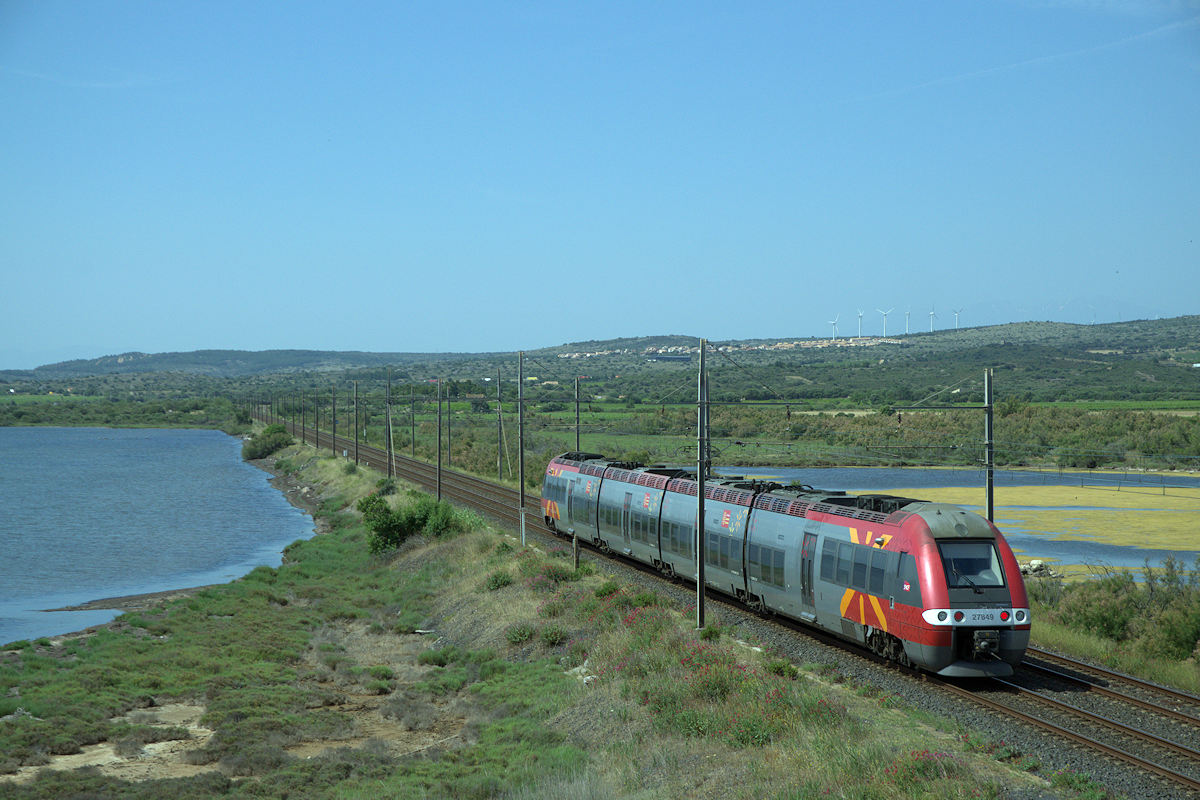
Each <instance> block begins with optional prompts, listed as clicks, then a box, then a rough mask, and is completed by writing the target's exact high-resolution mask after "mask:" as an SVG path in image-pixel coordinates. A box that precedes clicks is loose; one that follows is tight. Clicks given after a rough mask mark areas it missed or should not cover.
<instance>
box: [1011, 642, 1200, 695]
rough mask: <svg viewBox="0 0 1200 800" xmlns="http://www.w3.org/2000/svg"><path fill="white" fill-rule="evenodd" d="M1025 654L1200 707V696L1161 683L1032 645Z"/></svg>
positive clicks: (1024, 663) (1026, 663)
mask: <svg viewBox="0 0 1200 800" xmlns="http://www.w3.org/2000/svg"><path fill="white" fill-rule="evenodd" d="M1025 654H1026V655H1027V656H1028V655H1034V656H1037V657H1038V658H1044V659H1047V660H1050V661H1057V662H1058V663H1060V664H1065V665H1067V666H1069V667H1071V668H1072V669H1077V670H1079V671H1081V672H1089V673H1091V674H1093V675H1097V676H1099V677H1101V678H1104V679H1106V680H1112V681H1118V682H1121V683H1127V684H1130V685H1131V686H1137V687H1139V688H1141V689H1145V690H1147V691H1150V692H1157V693H1158V694H1162V695H1166V696H1167V697H1170V698H1173V699H1175V700H1181V701H1183V702H1186V703H1193V704H1195V705H1197V706H1200V696H1197V695H1194V694H1190V693H1188V692H1185V691H1182V690H1180V689H1175V688H1172V687H1170V686H1163V685H1162V684H1161V683H1154V682H1152V681H1147V680H1144V679H1142V678H1136V677H1134V676H1132V675H1126V674H1125V673H1123V672H1115V671H1113V670H1109V669H1105V668H1104V667H1098V666H1096V665H1095V664H1087V663H1084V662H1083V661H1077V660H1076V659H1074V658H1071V657H1070V656H1064V655H1062V654H1060V653H1052V652H1050V651H1049V650H1043V649H1041V648H1040V647H1034V646H1032V645H1030V646H1029V647H1027V648H1025ZM1022 665H1023V666H1028V665H1029V664H1028V662H1022Z"/></svg>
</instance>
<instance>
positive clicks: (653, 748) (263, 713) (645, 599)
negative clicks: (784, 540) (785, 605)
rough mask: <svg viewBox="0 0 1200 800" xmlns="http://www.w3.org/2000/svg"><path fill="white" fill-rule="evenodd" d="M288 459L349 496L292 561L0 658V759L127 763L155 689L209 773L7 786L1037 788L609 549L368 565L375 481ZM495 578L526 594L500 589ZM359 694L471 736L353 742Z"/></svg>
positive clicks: (242, 789)
mask: <svg viewBox="0 0 1200 800" xmlns="http://www.w3.org/2000/svg"><path fill="white" fill-rule="evenodd" d="M296 452H297V451H295V450H293V451H292V452H291V453H285V454H284V456H283V457H287V458H289V459H290V460H291V463H292V464H301V463H306V466H304V467H302V468H301V470H300V475H301V477H302V478H303V479H305V480H307V481H309V482H311V483H316V484H320V485H322V486H323V487H324V491H325V493H326V495H327V496H328V497H332V498H334V499H332V500H329V501H327V508H326V511H325V512H324V513H328V514H330V515H340V517H339V519H341V520H342V523H341V524H340V525H338V526H336V527H335V529H334V532H332V533H329V534H326V535H322V536H318V537H314V538H313V539H311V540H307V541H304V542H298V543H296V544H294V545H292V546H291V547H289V548H288V550H287V558H286V560H285V563H284V565H283V566H281V567H279V568H278V569H270V568H260V569H257V570H255V571H254V572H252V573H251V574H250V575H248V576H247V577H246V578H243V579H242V580H239V581H235V582H233V583H231V584H228V585H225V586H220V587H214V588H211V589H207V590H204V591H202V592H199V593H197V594H196V595H194V596H192V597H190V598H185V599H181V600H177V601H175V602H173V603H170V604H168V605H166V606H163V607H161V608H158V609H153V610H149V611H145V612H140V613H138V614H136V615H126V616H125V617H123V618H121V619H120V620H119V621H118V623H117V624H115V625H114V626H112V627H111V628H110V629H108V630H103V631H101V632H100V633H98V634H96V635H94V636H91V637H88V638H84V639H76V640H70V639H68V640H59V641H58V642H57V643H55V641H53V640H52V641H48V642H43V641H38V642H28V643H23V645H22V647H20V648H19V649H9V650H6V651H5V652H4V653H3V654H0V716H3V715H5V714H8V713H13V712H14V711H15V710H16V708H17V707H20V708H23V709H24V711H25V712H27V713H23V714H21V715H18V716H17V717H15V718H14V719H13V720H11V721H9V722H7V723H6V724H4V725H0V753H3V756H0V771H12V770H13V769H14V768H15V767H16V766H17V765H19V764H21V763H26V764H39V763H45V762H46V760H47V759H48V758H49V756H50V755H52V754H55V753H66V752H74V751H76V750H78V749H79V748H80V747H81V746H83V745H85V744H88V743H92V742H99V741H105V740H107V741H112V742H122V743H123V744H121V748H122V751H123V752H125V753H130V754H132V753H136V752H138V751H139V744H140V743H142V742H146V741H150V740H151V739H152V738H153V737H154V736H162V735H164V734H162V733H156V732H155V731H152V730H150V729H147V728H145V726H136V725H131V724H130V723H128V722H114V721H113V718H115V717H118V716H119V715H121V714H124V713H126V712H128V711H129V710H130V709H133V708H136V707H138V706H139V705H144V704H146V703H147V702H151V700H150V699H151V698H153V702H164V701H166V700H168V699H179V700H190V701H192V702H195V703H198V704H201V705H203V706H204V707H205V708H206V711H205V714H204V716H203V718H202V722H203V724H205V725H206V726H208V727H209V728H211V729H212V730H213V731H214V733H213V736H212V738H211V739H210V740H209V741H208V742H207V743H206V744H205V745H204V746H203V747H200V748H198V749H196V750H194V751H192V753H191V755H190V759H191V760H192V762H193V763H197V764H202V765H209V766H211V767H213V768H214V771H212V772H208V773H204V774H201V775H198V776H194V777H190V778H177V779H169V780H166V779H164V780H160V781H157V782H148V783H141V784H139V783H133V782H127V781H122V780H118V779H116V778H112V777H106V776H104V775H103V774H101V773H99V772H96V771H94V770H91V771H87V770H85V771H81V772H76V773H58V772H52V771H51V772H46V773H45V774H44V775H42V776H41V777H38V778H37V779H35V780H33V781H31V782H29V783H27V784H23V785H4V786H3V792H4V794H5V796H6V797H13V798H16V799H18V800H24V799H25V798H50V797H64V796H104V797H114V798H125V797H147V796H163V795H178V796H188V797H217V796H231V795H239V796H241V795H247V796H272V797H275V796H284V795H287V796H295V797H310V798H321V797H340V798H359V797H362V798H366V797H380V796H396V797H447V796H453V797H457V798H465V799H466V800H470V798H484V797H502V798H522V797H540V796H555V797H566V798H572V797H578V798H600V797H604V798H608V797H630V798H671V797H678V796H696V797H722V798H726V797H728V798H759V797H777V798H808V797H825V796H837V797H851V798H876V797H878V798H883V797H888V798H891V797H899V798H926V797H939V798H940V797H946V798H968V797H972V798H974V797H984V798H988V797H1000V796H1002V795H1003V792H1004V789H1003V788H1002V787H1005V786H1013V785H1016V786H1019V785H1035V784H1037V780H1036V779H1035V778H1034V777H1032V776H1030V775H1029V774H1028V773H1025V772H1021V771H1019V770H1014V769H1013V768H1012V767H1011V766H1010V764H1012V763H1016V760H1017V759H1018V758H1020V755H1019V754H1015V753H1011V752H1009V751H1007V750H1005V751H1004V752H1003V753H1000V754H998V753H997V752H996V751H995V750H993V751H991V752H989V751H987V749H986V748H981V747H978V746H975V747H972V746H968V744H967V743H964V742H963V741H962V740H960V738H959V737H958V736H957V735H956V733H955V732H954V731H953V730H950V729H952V727H953V726H945V725H943V727H944V728H946V729H947V730H937V729H936V727H931V726H930V724H929V719H928V717H926V716H923V715H918V714H916V713H914V712H910V711H908V710H906V709H905V708H904V706H903V704H901V703H897V702H895V701H894V700H893V699H892V698H889V697H887V696H882V695H880V694H879V693H878V692H874V691H870V690H869V689H868V688H866V687H858V686H851V685H845V684H844V683H843V684H839V683H838V682H837V679H838V677H839V676H828V675H825V674H823V673H822V672H821V671H820V670H816V669H811V668H808V667H805V668H799V667H797V666H795V665H791V664H789V663H788V662H786V661H785V660H783V659H781V658H780V657H779V656H778V654H772V653H769V652H767V653H759V652H757V651H756V650H754V649H751V648H749V647H746V646H745V645H744V644H742V643H739V642H738V641H737V640H736V639H735V638H734V635H733V632H732V631H733V629H732V628H729V627H725V626H722V625H721V624H720V621H719V620H714V624H713V626H712V627H710V628H708V629H706V630H705V631H703V632H697V631H695V630H694V628H693V623H692V619H691V613H690V611H689V609H687V608H685V607H683V606H677V605H675V604H673V603H672V602H671V601H669V600H668V599H666V598H664V597H663V596H661V595H659V594H657V593H654V592H646V591H641V590H637V589H634V588H631V587H629V586H626V585H624V584H623V583H622V581H621V580H619V579H618V578H616V577H614V576H612V575H608V574H605V573H604V566H603V562H597V563H592V562H590V561H585V562H584V564H583V565H581V568H580V569H579V570H574V569H571V567H570V563H571V562H570V560H569V552H568V551H567V550H566V548H551V549H550V550H548V551H546V552H541V551H537V550H535V549H533V548H520V547H518V546H516V545H515V544H514V543H513V540H512V539H509V538H506V537H503V536H498V535H497V534H495V533H493V532H489V531H486V530H479V529H476V530H474V531H472V532H469V533H465V534H461V535H457V536H449V537H429V536H425V537H418V538H419V539H420V541H417V540H412V541H410V542H408V543H406V544H405V546H404V547H403V548H401V550H400V551H399V552H393V553H390V554H387V555H386V556H383V555H380V556H371V555H370V554H369V553H368V552H367V533H366V531H365V530H364V529H363V528H362V526H361V525H359V524H358V523H357V522H356V518H355V515H354V514H353V513H352V512H350V511H347V510H346V509H347V508H348V507H352V506H353V503H352V501H354V500H356V499H357V497H359V496H361V494H362V493H365V492H366V491H369V490H370V489H371V488H373V487H374V485H375V483H376V480H377V478H378V476H377V475H374V474H373V473H371V472H370V471H369V470H366V469H361V468H360V469H358V470H356V471H355V473H354V474H346V473H345V470H344V469H342V468H341V466H340V464H341V463H344V462H343V461H342V460H341V459H334V458H316V459H311V458H310V459H306V458H303V457H298V456H297V455H296ZM408 496H409V495H408V494H407V493H406V492H405V491H401V492H399V493H398V496H397V497H396V498H395V499H394V500H393V498H389V501H393V502H397V503H399V502H404V501H405V497H408ZM497 574H505V575H509V576H513V580H512V583H511V584H509V585H507V586H505V587H502V589H491V588H489V587H488V585H487V584H488V578H489V576H493V575H497ZM416 626H421V627H424V628H435V629H436V631H437V635H436V636H435V637H430V639H437V640H439V641H440V643H439V644H438V645H437V646H434V647H430V648H429V649H427V650H425V651H424V652H423V653H422V655H421V656H420V657H419V658H417V657H415V656H414V658H413V661H412V666H411V667H402V666H401V663H400V662H401V658H400V655H399V654H400V653H401V651H402V650H403V648H404V647H407V646H408V645H407V644H406V642H409V641H411V640H412V637H406V636H404V635H402V634H401V633H400V632H399V631H397V628H400V629H407V630H411V629H412V628H413V627H416ZM425 641H429V640H425ZM431 643H432V642H431ZM452 643H454V644H452ZM572 668H579V669H577V670H576V673H577V674H567V671H568V670H569V669H572ZM412 670H419V673H413V672H412ZM414 675H417V677H414ZM577 676H578V677H587V678H588V683H587V685H586V687H585V683H584V682H583V681H581V680H579V679H577ZM348 693H350V694H354V695H355V696H356V698H357V699H356V700H355V702H356V703H359V704H361V703H365V702H367V701H366V700H364V699H363V698H366V697H376V698H378V700H377V702H379V703H382V706H381V709H382V711H383V713H384V714H385V715H387V714H389V713H390V714H392V716H393V717H394V718H395V719H397V720H399V721H402V722H404V726H405V727H407V726H411V728H410V729H412V730H425V731H431V730H433V729H434V728H436V726H437V725H438V724H447V723H444V722H443V723H439V722H438V720H439V719H443V717H441V716H439V715H443V714H448V715H449V717H447V718H448V719H454V720H458V722H457V724H458V725H459V727H460V729H458V732H457V733H454V732H453V731H452V732H451V733H449V734H448V735H447V736H444V737H442V738H441V739H436V740H435V744H434V745H431V746H429V747H422V748H419V749H414V750H412V751H411V752H409V751H404V752H403V753H402V754H398V753H397V751H396V750H395V747H396V746H397V745H396V744H395V742H393V741H391V740H390V739H388V738H386V737H384V738H376V739H366V740H364V739H363V738H362V736H361V732H360V731H358V729H357V725H358V723H357V721H356V719H355V718H354V717H353V716H351V714H350V713H349V712H348V711H347V710H346V709H345V706H346V705H347V703H346V702H345V701H346V695H347V694H348ZM165 735H175V736H178V735H180V732H179V731H175V732H171V733H169V734H165ZM348 742H355V744H354V745H353V746H350V745H348V744H347V743H348ZM438 742H440V743H438ZM312 743H316V745H317V746H318V749H317V751H316V754H315V755H313V756H312V757H303V758H301V757H297V756H296V755H293V754H292V749H293V748H296V747H300V746H307V745H309V744H312ZM321 746H324V749H323V750H321V749H320V748H321ZM217 767H220V770H221V771H220V772H217V771H215V769H216V768H217ZM1064 796H1067V797H1071V796H1073V795H1070V794H1064Z"/></svg>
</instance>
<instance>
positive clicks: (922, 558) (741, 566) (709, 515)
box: [541, 452, 1030, 678]
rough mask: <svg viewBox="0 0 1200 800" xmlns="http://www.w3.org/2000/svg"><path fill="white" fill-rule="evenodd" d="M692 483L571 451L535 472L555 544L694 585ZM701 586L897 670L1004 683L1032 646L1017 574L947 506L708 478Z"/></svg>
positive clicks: (983, 522)
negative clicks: (561, 538)
mask: <svg viewBox="0 0 1200 800" xmlns="http://www.w3.org/2000/svg"><path fill="white" fill-rule="evenodd" d="M698 485H699V483H698V481H697V472H696V469H695V468H685V467H673V466H669V465H643V464H640V463H635V462H627V461H626V462H623V461H616V460H612V459H609V458H606V457H605V456H603V455H600V454H596V453H584V452H570V453H564V454H563V455H560V456H558V457H556V458H553V459H552V460H551V461H550V463H549V464H548V465H547V466H546V471H545V474H544V477H543V484H542V500H541V505H542V513H543V517H544V519H545V522H546V525H547V527H548V528H550V529H551V530H552V531H554V532H555V533H558V534H560V535H569V536H577V537H579V539H580V540H582V541H588V542H591V543H592V544H594V545H595V546H596V547H598V548H599V549H600V550H601V551H602V552H605V553H615V554H620V555H623V556H625V557H627V558H631V559H634V560H636V561H639V562H642V563H644V564H646V565H649V566H651V567H654V568H656V569H658V570H660V571H661V572H662V573H664V574H665V575H667V576H674V577H679V578H684V579H689V580H692V581H695V579H696V577H697V576H698V574H699V569H698V564H697V560H696V551H697V540H696V516H697V501H696V497H697V491H698ZM704 494H705V504H704V526H703V530H704V535H705V538H704V545H705V546H704V583H705V586H706V587H709V588H712V589H715V590H718V591H720V592H722V593H723V594H726V595H729V596H730V597H733V598H736V599H737V600H739V601H741V602H742V603H744V604H745V605H746V606H748V607H749V608H751V609H754V610H756V611H760V612H764V613H767V614H775V615H779V616H781V617H787V618H789V619H792V620H795V621H798V622H800V623H802V624H804V625H809V626H813V627H816V628H819V629H821V630H823V631H827V632H829V633H832V634H834V635H835V636H837V637H840V638H842V639H845V640H847V641H850V642H855V643H857V644H859V645H861V646H864V647H866V648H869V649H870V650H872V651H874V652H875V653H876V654H878V655H879V656H881V657H883V658H886V659H888V660H891V661H895V662H898V663H900V664H903V665H905V666H910V667H914V668H917V669H921V670H926V671H929V672H932V673H936V674H938V675H943V676H948V677H954V678H973V677H1004V676H1007V675H1011V674H1012V673H1013V671H1014V669H1015V668H1016V667H1017V665H1018V664H1019V663H1020V662H1021V658H1022V656H1023V654H1024V652H1025V649H1026V647H1027V645H1028V643H1029V623H1030V618H1029V601H1028V597H1027V595H1026V593H1025V583H1024V580H1023V579H1022V577H1021V570H1020V567H1019V565H1018V564H1017V560H1016V558H1015V557H1014V556H1013V553H1012V550H1011V548H1010V547H1009V545H1008V542H1007V541H1005V539H1004V536H1003V535H1002V534H1001V533H1000V531H999V530H997V529H996V527H995V525H993V524H992V523H991V522H990V521H989V520H987V519H985V518H984V517H982V516H980V515H978V514H975V513H973V512H971V511H968V510H966V509H963V508H961V507H959V506H954V505H950V504H946V503H936V502H929V501H926V500H918V499H913V498H907V497H896V496H892V495H884V494H849V493H847V492H844V491H822V490H818V489H814V488H812V487H811V486H808V485H802V484H791V485H783V484H780V483H776V482H771V481H764V480H757V479H744V478H735V477H718V478H706V479H705V493H704Z"/></svg>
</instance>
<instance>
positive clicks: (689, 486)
mask: <svg viewBox="0 0 1200 800" xmlns="http://www.w3.org/2000/svg"><path fill="white" fill-rule="evenodd" d="M667 488H668V489H669V490H671V491H672V492H678V493H679V494H690V495H691V496H692V497H695V496H696V491H697V490H696V482H695V481H693V480H690V479H688V478H676V479H675V480H673V481H671V482H670V483H668V484H667Z"/></svg>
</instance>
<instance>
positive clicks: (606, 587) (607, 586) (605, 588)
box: [596, 581, 621, 597]
mask: <svg viewBox="0 0 1200 800" xmlns="http://www.w3.org/2000/svg"><path fill="white" fill-rule="evenodd" d="M620 589H621V587H620V586H618V585H617V584H616V581H605V582H604V583H602V584H600V585H599V586H597V587H596V597H610V596H612V595H614V594H616V593H617V592H618V591H620Z"/></svg>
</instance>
